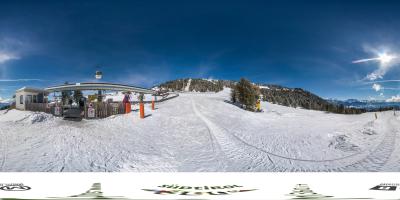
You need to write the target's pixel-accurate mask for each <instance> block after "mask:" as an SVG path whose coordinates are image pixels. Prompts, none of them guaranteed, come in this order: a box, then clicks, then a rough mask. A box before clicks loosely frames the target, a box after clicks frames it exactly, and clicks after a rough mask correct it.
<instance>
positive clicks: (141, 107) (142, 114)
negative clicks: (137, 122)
mask: <svg viewBox="0 0 400 200" xmlns="http://www.w3.org/2000/svg"><path fill="white" fill-rule="evenodd" d="M140 118H142V119H144V104H143V103H140Z"/></svg>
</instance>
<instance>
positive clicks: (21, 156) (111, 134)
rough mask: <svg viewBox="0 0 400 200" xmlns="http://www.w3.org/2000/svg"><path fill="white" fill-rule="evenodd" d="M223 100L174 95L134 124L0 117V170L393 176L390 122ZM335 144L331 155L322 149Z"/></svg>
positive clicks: (393, 123)
mask: <svg viewBox="0 0 400 200" xmlns="http://www.w3.org/2000/svg"><path fill="white" fill-rule="evenodd" d="M224 92H225V93H224ZM224 92H221V93H216V94H213V93H190V92H187V93H184V94H182V95H181V96H180V97H178V98H175V99H172V100H169V101H165V102H162V103H159V104H157V105H156V107H157V110H155V111H151V110H146V114H150V115H149V117H148V118H146V119H144V120H141V119H139V117H138V113H137V112H132V113H131V114H129V115H119V116H112V117H109V118H107V119H101V120H83V121H82V122H70V121H64V120H62V119H60V118H56V117H53V116H50V115H47V114H41V113H34V112H22V111H11V112H8V113H5V112H2V113H0V126H1V128H0V138H1V141H0V145H1V146H0V150H1V153H0V171H49V172H64V171H98V172H107V171H164V172H166V171H279V172H283V171H294V172H297V171H302V172H303V171H304V172H307V171H340V172H347V171H399V170H400V167H399V164H400V147H398V145H396V144H398V142H399V140H400V134H399V127H400V125H399V121H400V118H399V117H393V116H392V115H390V112H383V113H379V119H378V120H372V119H373V113H366V114H362V115H337V114H326V113H323V112H319V111H308V110H303V109H295V108H288V107H283V106H278V105H272V104H268V105H267V106H265V104H263V106H264V107H263V108H264V109H265V110H266V112H264V113H252V112H248V111H244V110H242V109H240V108H238V107H236V106H234V105H232V104H229V103H226V102H224V101H225V100H227V99H229V93H227V91H224ZM147 108H148V107H146V109H147ZM315 121H317V122H315ZM337 136H341V137H342V136H343V138H344V139H342V140H340V142H344V144H342V143H339V145H340V146H339V147H338V148H336V146H335V145H330V144H329V141H336V140H335V139H336V137H337ZM334 144H335V143H334ZM347 144H348V145H350V146H355V147H357V148H356V149H354V150H350V151H348V150H347V149H341V148H342V147H343V145H344V148H346V147H347V146H346V145H347Z"/></svg>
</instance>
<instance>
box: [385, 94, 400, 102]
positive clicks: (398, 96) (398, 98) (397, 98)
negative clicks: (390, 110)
mask: <svg viewBox="0 0 400 200" xmlns="http://www.w3.org/2000/svg"><path fill="white" fill-rule="evenodd" d="M386 102H400V95H396V96H392V97H391V98H389V99H386Z"/></svg>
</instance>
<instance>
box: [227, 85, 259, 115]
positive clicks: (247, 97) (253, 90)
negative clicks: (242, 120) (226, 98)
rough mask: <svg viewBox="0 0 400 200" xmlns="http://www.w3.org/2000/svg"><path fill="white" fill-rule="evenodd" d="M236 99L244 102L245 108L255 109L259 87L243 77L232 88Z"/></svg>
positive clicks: (241, 102)
mask: <svg viewBox="0 0 400 200" xmlns="http://www.w3.org/2000/svg"><path fill="white" fill-rule="evenodd" d="M232 91H233V94H232V95H231V96H232V97H234V100H235V101H237V102H239V103H240V104H242V105H243V106H244V107H245V109H247V110H251V111H254V110H255V105H256V101H257V99H258V96H259V91H258V87H257V86H254V85H253V84H252V83H251V82H250V81H248V80H246V79H244V78H241V79H240V81H239V82H238V83H237V84H236V86H235V88H234V89H233V90H232Z"/></svg>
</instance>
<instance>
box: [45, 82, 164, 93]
mask: <svg viewBox="0 0 400 200" xmlns="http://www.w3.org/2000/svg"><path fill="white" fill-rule="evenodd" d="M44 90H46V91H47V92H61V91H69V90H114V91H123V92H137V93H145V94H155V93H156V92H155V91H153V90H151V89H147V88H142V87H136V86H131V85H122V84H115V83H74V84H64V85H58V86H52V87H48V88H45V89H44Z"/></svg>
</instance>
